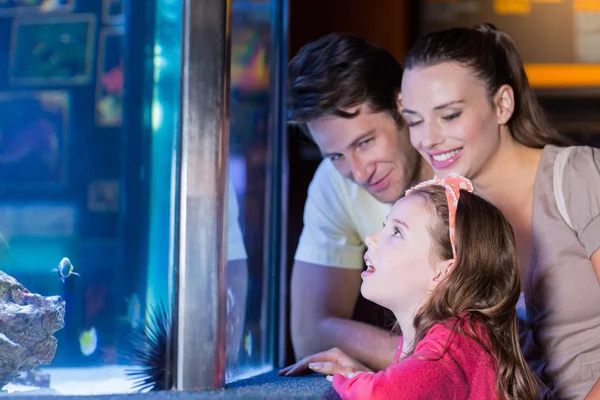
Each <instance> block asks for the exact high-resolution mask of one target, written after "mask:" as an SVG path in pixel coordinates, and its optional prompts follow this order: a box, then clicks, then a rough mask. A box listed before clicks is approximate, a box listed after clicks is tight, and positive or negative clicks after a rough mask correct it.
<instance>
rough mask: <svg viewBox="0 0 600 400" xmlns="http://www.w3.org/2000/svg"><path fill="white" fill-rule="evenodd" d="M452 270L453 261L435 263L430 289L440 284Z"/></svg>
mask: <svg viewBox="0 0 600 400" xmlns="http://www.w3.org/2000/svg"><path fill="white" fill-rule="evenodd" d="M453 268H454V259H450V260H440V261H437V262H436V263H435V275H434V276H433V278H432V279H431V289H433V288H435V287H436V286H437V285H439V284H440V282H442V281H443V280H444V279H445V278H446V276H448V274H449V273H450V272H452V269H453Z"/></svg>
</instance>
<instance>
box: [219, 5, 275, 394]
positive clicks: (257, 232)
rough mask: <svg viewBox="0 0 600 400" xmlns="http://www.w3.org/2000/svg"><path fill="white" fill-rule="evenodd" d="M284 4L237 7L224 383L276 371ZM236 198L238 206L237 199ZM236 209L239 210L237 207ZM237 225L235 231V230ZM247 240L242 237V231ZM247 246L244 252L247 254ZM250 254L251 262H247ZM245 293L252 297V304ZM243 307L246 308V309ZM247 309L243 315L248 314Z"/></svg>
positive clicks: (231, 126) (232, 69) (233, 47)
mask: <svg viewBox="0 0 600 400" xmlns="http://www.w3.org/2000/svg"><path fill="white" fill-rule="evenodd" d="M281 3H282V2H280V1H277V0H273V1H249V0H237V1H236V0H234V1H233V13H232V46H231V47H232V50H231V51H232V54H231V125H230V129H231V143H230V158H229V179H230V183H229V185H230V190H229V193H230V199H229V213H228V216H229V241H228V259H229V262H228V272H227V282H228V284H227V287H228V307H227V308H228V316H227V317H228V321H227V333H228V340H227V356H228V357H227V370H226V380H227V381H228V382H231V381H232V380H237V379H242V378H244V377H249V376H252V375H256V374H259V373H261V372H265V371H267V370H270V369H272V367H273V357H274V353H273V350H274V346H275V343H274V336H275V335H274V333H275V332H276V329H277V327H276V326H275V325H274V319H273V318H272V314H273V312H274V310H275V306H276V305H275V304H274V298H275V297H274V296H275V295H276V293H274V292H275V291H274V290H272V289H271V284H272V283H273V280H274V279H275V276H276V269H277V268H278V267H279V265H278V262H277V261H276V260H274V258H273V257H272V255H271V253H270V251H269V247H268V245H267V244H268V243H269V241H270V238H271V237H272V235H274V234H275V235H276V234H277V233H276V232H272V229H269V227H270V226H273V225H271V223H272V221H273V219H277V218H278V215H277V211H276V209H277V208H276V207H274V206H273V207H270V205H271V206H272V204H271V197H272V194H273V193H272V190H273V188H272V185H271V181H270V179H271V178H272V176H271V174H272V168H273V167H274V164H273V160H272V151H273V148H272V139H273V135H274V131H273V128H274V127H273V124H272V123H271V121H272V117H273V115H274V113H276V112H277V111H278V110H280V104H278V103H277V102H276V100H273V99H274V98H273V96H272V93H273V92H274V90H275V89H276V87H277V85H278V83H279V82H276V81H273V79H272V69H273V65H274V63H276V58H275V57H274V56H273V53H274V51H273V50H274V41H275V39H276V38H277V33H276V31H275V28H274V26H276V25H277V22H278V19H281V18H282V12H281V9H280V8H281V7H280V6H279V5H280V4H281ZM231 197H235V199H233V200H232V199H231ZM236 203H237V204H236ZM236 220H237V222H239V224H237V225H236V224H235V222H236ZM240 227H241V232H242V233H243V235H242V236H243V240H241V236H240V237H237V236H236V233H235V232H236V230H237V229H240ZM244 245H245V247H244ZM246 254H247V257H246ZM246 293H247V296H246ZM244 303H246V304H245V305H244ZM244 308H245V314H244V313H243V312H242V311H243V310H244Z"/></svg>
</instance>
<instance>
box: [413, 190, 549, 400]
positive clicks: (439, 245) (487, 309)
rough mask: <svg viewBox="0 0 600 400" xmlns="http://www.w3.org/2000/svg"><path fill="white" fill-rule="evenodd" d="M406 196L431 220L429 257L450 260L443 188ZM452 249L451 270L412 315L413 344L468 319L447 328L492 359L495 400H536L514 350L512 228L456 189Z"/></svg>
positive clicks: (531, 378)
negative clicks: (480, 332) (481, 332)
mask: <svg viewBox="0 0 600 400" xmlns="http://www.w3.org/2000/svg"><path fill="white" fill-rule="evenodd" d="M410 195H411V196H412V195H417V196H422V197H423V198H424V199H425V200H426V201H427V204H428V206H429V207H430V210H431V212H432V215H434V218H435V222H434V223H433V224H432V226H430V227H429V229H430V232H431V238H432V243H433V244H432V245H433V246H434V248H433V250H432V251H433V252H434V255H435V256H436V257H439V259H442V260H449V259H452V258H453V255H452V247H451V244H450V235H449V233H448V215H449V214H448V201H447V199H446V194H445V189H444V188H443V187H442V186H427V187H424V188H421V189H417V190H415V191H414V192H412V193H411V194H410ZM455 248H456V259H455V261H454V266H453V267H452V270H451V271H450V272H449V273H448V275H447V276H446V277H445V278H444V280H443V281H442V282H440V283H439V285H438V286H437V287H436V288H435V289H434V290H433V292H432V293H431V296H430V297H429V298H428V299H427V302H426V303H425V304H424V305H423V306H422V307H421V308H420V309H419V310H418V311H417V313H416V315H415V319H414V325H415V330H416V332H415V340H414V343H418V342H419V341H421V340H422V339H423V338H424V337H425V335H426V334H427V332H428V331H429V330H430V329H431V328H432V327H433V326H434V325H435V324H439V323H443V322H444V321H447V320H448V319H451V318H458V321H460V320H461V319H463V318H466V317H469V320H468V326H469V329H467V330H466V331H463V330H462V329H461V328H460V325H461V324H458V323H456V324H454V326H453V327H451V328H452V329H453V330H456V331H458V333H460V334H463V335H466V336H468V337H470V338H472V339H474V340H475V341H476V342H477V343H479V344H480V345H481V346H482V347H483V348H484V349H485V350H486V351H488V352H489V353H490V354H492V356H493V357H494V359H495V361H496V365H497V373H498V378H497V381H496V392H497V394H498V397H499V398H502V399H519V400H526V399H537V398H538V395H539V391H540V383H539V381H538V379H537V377H536V376H535V374H534V373H533V371H531V369H530V368H529V366H528V365H527V362H526V361H525V358H524V357H523V354H522V352H521V347H520V345H519V335H518V329H517V315H516V305H517V302H518V300H519V296H520V293H521V283H520V277H519V263H518V260H517V253H516V249H515V239H514V233H513V230H512V227H511V226H510V224H509V223H508V221H507V220H506V218H504V216H503V215H502V213H501V212H500V210H498V209H497V208H496V207H495V206H494V205H492V204H490V203H489V202H487V201H486V200H484V199H483V198H481V197H479V196H477V195H475V194H473V193H470V192H467V191H465V190H461V191H460V198H459V201H458V206H457V209H456V224H455ZM477 321H479V322H481V323H483V324H484V325H485V327H486V328H487V331H488V332H489V340H481V338H479V337H478V336H477V334H476V333H475V329H474V327H473V323H474V322H477ZM486 343H487V344H486ZM413 348H414V347H413Z"/></svg>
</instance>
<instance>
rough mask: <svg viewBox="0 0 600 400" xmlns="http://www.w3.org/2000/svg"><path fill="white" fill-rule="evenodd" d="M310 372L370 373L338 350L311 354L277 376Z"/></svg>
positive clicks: (328, 373)
mask: <svg viewBox="0 0 600 400" xmlns="http://www.w3.org/2000/svg"><path fill="white" fill-rule="evenodd" d="M309 370H312V371H314V372H318V373H320V374H325V375H333V374H344V375H346V376H348V375H349V374H354V373H356V372H372V371H371V370H370V369H369V368H367V367H366V366H364V365H363V364H361V363H359V362H358V361H356V360H355V359H353V358H351V357H349V356H348V355H346V354H345V353H344V352H343V351H341V350H340V349H338V348H335V347H334V348H333V349H331V350H327V351H324V352H321V353H317V354H313V355H312V356H308V357H305V358H304V359H302V360H300V361H298V362H297V363H295V364H292V365H290V366H288V367H286V368H283V369H282V370H280V371H279V375H285V376H296V375H301V374H305V373H307V372H309Z"/></svg>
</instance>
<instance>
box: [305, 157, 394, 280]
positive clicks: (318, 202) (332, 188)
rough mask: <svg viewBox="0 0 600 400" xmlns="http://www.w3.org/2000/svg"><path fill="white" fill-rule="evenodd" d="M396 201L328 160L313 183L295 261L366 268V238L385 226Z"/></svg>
mask: <svg viewBox="0 0 600 400" xmlns="http://www.w3.org/2000/svg"><path fill="white" fill-rule="evenodd" d="M391 208H392V204H384V203H381V202H379V200H377V199H376V198H374V197H373V196H372V195H371V194H370V193H369V192H368V191H367V190H366V189H365V188H363V187H362V186H360V185H358V184H356V183H355V182H353V181H351V180H349V179H346V178H344V177H343V176H342V175H341V174H340V173H339V172H338V171H337V170H336V169H335V166H334V165H333V163H332V162H331V160H329V159H324V160H323V161H322V162H321V164H320V165H319V167H318V168H317V171H316V172H315V175H314V177H313V179H312V182H311V183H310V186H309V188H308V198H307V199H306V204H305V206H304V228H303V229H302V234H301V235H300V240H299V242H298V248H297V249H296V254H295V257H294V258H295V260H296V261H303V262H306V263H311V264H317V265H323V266H328V267H338V268H349V269H362V268H363V265H364V260H363V256H364V253H365V249H366V246H365V244H364V240H365V238H366V237H367V236H368V235H370V234H372V233H374V232H377V231H378V230H380V229H381V227H382V226H383V223H384V221H385V218H386V216H387V214H388V213H389V211H390V209H391Z"/></svg>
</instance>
